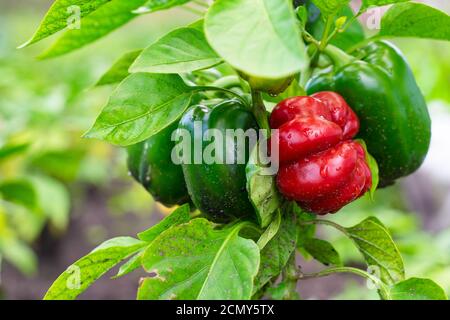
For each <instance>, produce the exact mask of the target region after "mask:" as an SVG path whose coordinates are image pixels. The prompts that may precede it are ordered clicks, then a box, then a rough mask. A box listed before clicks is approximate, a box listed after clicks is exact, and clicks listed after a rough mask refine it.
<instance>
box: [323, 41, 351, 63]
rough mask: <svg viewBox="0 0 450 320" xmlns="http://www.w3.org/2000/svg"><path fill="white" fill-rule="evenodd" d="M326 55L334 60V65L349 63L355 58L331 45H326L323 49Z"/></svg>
mask: <svg viewBox="0 0 450 320" xmlns="http://www.w3.org/2000/svg"><path fill="white" fill-rule="evenodd" d="M323 52H324V53H325V54H326V55H327V56H329V57H330V59H331V60H332V61H333V62H334V65H335V66H336V67H338V68H339V67H342V66H344V65H346V64H349V63H350V62H351V61H353V60H355V58H354V57H352V56H351V55H349V54H347V53H346V52H344V51H343V50H341V49H339V48H338V47H335V46H333V45H331V44H330V45H328V46H327V47H326V48H325V49H324V51H323Z"/></svg>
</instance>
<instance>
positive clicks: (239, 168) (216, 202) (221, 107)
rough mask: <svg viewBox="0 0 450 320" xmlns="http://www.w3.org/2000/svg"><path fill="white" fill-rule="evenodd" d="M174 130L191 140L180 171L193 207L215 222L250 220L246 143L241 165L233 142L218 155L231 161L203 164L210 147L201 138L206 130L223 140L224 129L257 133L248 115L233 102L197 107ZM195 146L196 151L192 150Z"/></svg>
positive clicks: (252, 120)
mask: <svg viewBox="0 0 450 320" xmlns="http://www.w3.org/2000/svg"><path fill="white" fill-rule="evenodd" d="M196 123H197V124H200V125H197V127H200V128H201V130H197V131H201V132H200V133H199V132H196V130H195V127H196V125H195V124H196ZM178 128H179V130H181V129H184V130H186V131H185V132H188V133H189V135H190V137H192V139H190V140H191V141H190V145H191V150H193V151H192V152H191V155H190V157H189V159H187V160H188V161H186V159H184V160H183V163H182V167H183V173H184V178H185V180H186V185H187V188H188V191H189V195H190V196H191V199H192V202H193V203H194V205H195V206H196V207H197V208H198V209H199V210H200V211H201V212H203V213H204V214H206V215H207V216H208V217H209V218H211V219H212V220H214V221H216V222H227V221H230V220H232V219H234V218H243V217H252V216H254V209H253V206H252V204H251V203H250V200H249V196H248V193H247V190H246V176H245V167H246V163H247V161H248V158H249V153H250V146H249V141H248V139H246V141H245V163H240V162H239V161H237V159H238V158H237V157H238V153H239V152H242V151H244V150H236V149H237V141H236V140H235V139H234V141H232V144H231V145H230V144H228V145H227V146H226V143H225V141H224V143H223V148H224V149H223V151H222V152H223V155H226V153H227V152H228V153H229V152H230V151H231V152H233V155H232V156H231V157H230V158H232V160H233V161H229V162H221V161H214V162H213V163H206V162H205V161H204V157H203V155H204V154H205V150H207V147H208V145H210V144H211V143H212V141H206V139H204V138H203V137H204V135H205V133H206V132H207V130H208V129H216V131H218V132H220V133H221V134H222V135H223V137H225V136H226V130H227V129H243V130H244V131H246V130H248V129H255V130H258V125H257V123H256V120H255V118H254V117H253V115H252V113H251V112H250V111H248V110H247V109H246V108H245V107H244V106H243V105H242V104H241V103H240V102H238V101H236V100H229V101H225V102H222V103H220V104H218V105H216V106H214V107H213V108H209V107H206V106H201V105H197V106H194V107H191V109H189V110H188V112H187V113H186V114H185V115H184V116H183V117H182V118H181V121H180V123H179V125H178ZM179 132H180V131H179ZM256 132H257V131H256ZM224 140H225V138H224ZM195 145H197V146H199V147H200V148H196V147H195ZM225 146H226V147H225ZM225 148H226V149H225ZM196 150H197V151H196ZM234 151H236V152H234ZM199 152H202V155H200V156H202V158H201V159H200V160H201V163H198V161H197V163H195V157H197V158H198V157H199ZM216 152H217V151H216ZM219 152H220V151H219ZM183 157H184V155H183ZM241 157H242V154H241ZM219 160H220V158H219ZM222 160H224V159H222ZM230 162H233V163H230Z"/></svg>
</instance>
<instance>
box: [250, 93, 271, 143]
mask: <svg viewBox="0 0 450 320" xmlns="http://www.w3.org/2000/svg"><path fill="white" fill-rule="evenodd" d="M252 112H253V115H254V116H255V118H256V121H257V122H258V125H259V127H260V128H261V129H265V130H266V131H267V135H270V125H269V119H268V116H267V111H266V107H265V106H264V101H263V99H262V96H261V92H259V91H257V90H254V89H252Z"/></svg>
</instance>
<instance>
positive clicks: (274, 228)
mask: <svg viewBox="0 0 450 320" xmlns="http://www.w3.org/2000/svg"><path fill="white" fill-rule="evenodd" d="M280 225H281V212H280V210H278V211H277V214H276V215H275V219H273V221H272V222H271V223H270V224H269V226H268V227H267V229H266V231H264V233H263V234H262V235H261V237H260V238H259V240H258V243H257V244H258V247H259V250H262V249H264V247H265V246H266V245H267V243H268V242H269V241H270V240H272V238H273V237H274V236H275V235H276V234H277V233H278V230H279V229H280Z"/></svg>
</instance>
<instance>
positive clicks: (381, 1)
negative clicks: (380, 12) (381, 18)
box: [361, 0, 410, 10]
mask: <svg viewBox="0 0 450 320" xmlns="http://www.w3.org/2000/svg"><path fill="white" fill-rule="evenodd" d="M408 1H410V0H362V6H361V10H365V9H367V8H369V7H372V6H374V7H381V6H385V5H388V4H393V3H399V2H408Z"/></svg>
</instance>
